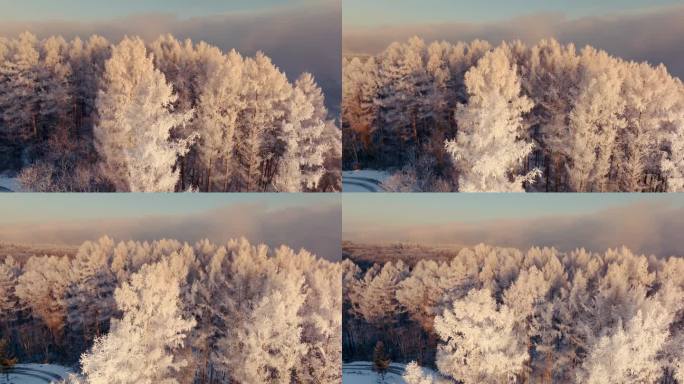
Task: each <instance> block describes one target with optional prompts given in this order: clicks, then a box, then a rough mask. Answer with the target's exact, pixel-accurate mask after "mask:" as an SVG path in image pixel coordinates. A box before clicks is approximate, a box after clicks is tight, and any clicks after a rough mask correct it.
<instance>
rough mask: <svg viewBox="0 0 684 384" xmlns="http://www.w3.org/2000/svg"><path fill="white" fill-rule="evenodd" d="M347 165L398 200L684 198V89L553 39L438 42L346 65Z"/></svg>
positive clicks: (662, 72) (413, 43)
mask: <svg viewBox="0 0 684 384" xmlns="http://www.w3.org/2000/svg"><path fill="white" fill-rule="evenodd" d="M342 129H343V142H344V155H343V165H344V168H345V169H356V168H382V169H390V170H394V171H395V175H394V177H393V178H391V179H390V180H389V181H387V182H386V184H387V189H390V190H396V191H455V190H458V191H577V192H585V191H681V190H684V176H683V175H684V160H682V159H683V158H684V157H683V156H684V151H682V145H683V143H684V85H682V82H681V80H680V79H679V78H677V77H673V76H671V75H670V74H669V73H668V71H667V68H665V66H664V65H662V64H661V65H657V66H653V65H651V64H649V63H645V62H644V63H637V62H631V61H627V60H623V59H620V58H618V57H614V56H611V55H609V54H608V53H606V52H605V51H602V50H599V49H596V48H593V47H591V46H587V47H584V48H582V49H580V50H578V49H577V48H576V47H575V46H574V45H573V44H561V43H559V42H557V41H555V40H553V39H546V40H541V41H540V42H539V43H537V44H535V45H533V46H527V45H525V44H523V43H522V42H520V41H513V42H502V43H501V44H500V45H498V46H492V45H491V44H489V43H488V42H486V41H482V40H475V41H472V42H471V43H463V42H458V43H455V44H453V43H450V42H446V41H435V42H431V43H429V44H428V43H426V42H425V41H423V40H422V39H420V38H418V37H414V38H411V39H409V40H408V42H405V43H400V42H395V43H392V44H391V45H389V46H388V47H387V48H386V49H385V50H384V51H383V52H381V53H379V54H377V55H374V56H366V57H347V58H345V59H344V61H343V103H342Z"/></svg>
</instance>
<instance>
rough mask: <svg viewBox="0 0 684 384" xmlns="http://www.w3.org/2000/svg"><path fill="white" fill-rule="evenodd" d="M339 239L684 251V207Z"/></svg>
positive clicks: (640, 206) (379, 231)
mask: <svg viewBox="0 0 684 384" xmlns="http://www.w3.org/2000/svg"><path fill="white" fill-rule="evenodd" d="M343 230H344V234H343V238H344V240H351V241H356V242H361V243H383V242H415V243H421V244H454V245H459V246H473V245H476V244H478V243H486V244H491V245H498V246H508V247H516V248H521V249H526V248H529V247H531V246H553V247H556V248H558V249H560V250H564V251H568V250H572V249H575V248H581V247H583V248H586V249H589V250H592V251H604V250H606V249H608V248H615V247H620V246H622V245H625V246H627V247H629V248H630V249H632V250H633V251H635V252H639V253H644V254H654V255H657V256H661V257H667V256H671V255H684V236H681V234H682V233H683V232H684V207H679V206H677V207H674V206H672V205H671V203H665V202H639V203H632V204H627V205H623V206H619V207H613V208H608V209H604V210H601V211H598V212H595V213H591V214H582V215H580V214H576V215H555V216H543V217H536V218H526V219H520V220H514V219H507V220H485V221H482V222H477V223H462V222H453V223H449V224H439V225H420V226H415V225H410V224H404V225H396V226H389V225H388V226H385V227H383V226H382V225H377V224H376V225H375V226H373V227H371V226H368V227H364V229H362V230H353V229H349V228H343Z"/></svg>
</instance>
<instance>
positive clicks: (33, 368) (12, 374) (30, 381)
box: [0, 364, 73, 384]
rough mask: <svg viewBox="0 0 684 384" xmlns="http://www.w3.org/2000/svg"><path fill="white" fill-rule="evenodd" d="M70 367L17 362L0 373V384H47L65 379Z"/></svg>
mask: <svg viewBox="0 0 684 384" xmlns="http://www.w3.org/2000/svg"><path fill="white" fill-rule="evenodd" d="M70 373H73V371H71V369H69V368H67V367H63V366H61V365H54V364H17V365H15V366H14V367H12V369H11V370H9V371H8V372H3V373H2V374H0V384H10V383H11V384H49V383H58V382H60V381H62V380H63V379H66V378H67V376H69V374H70Z"/></svg>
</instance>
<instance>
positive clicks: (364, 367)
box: [342, 361, 406, 384]
mask: <svg viewBox="0 0 684 384" xmlns="http://www.w3.org/2000/svg"><path fill="white" fill-rule="evenodd" d="M405 368H406V366H405V365H403V364H396V363H392V364H391V365H390V369H389V372H387V374H385V384H405V383H406V382H405V381H404V379H402V378H401V375H402V374H403V373H404V369H405ZM379 377H380V376H379V375H378V374H377V373H375V372H373V363H371V362H370V361H354V362H351V363H346V364H342V384H377V383H378V379H379Z"/></svg>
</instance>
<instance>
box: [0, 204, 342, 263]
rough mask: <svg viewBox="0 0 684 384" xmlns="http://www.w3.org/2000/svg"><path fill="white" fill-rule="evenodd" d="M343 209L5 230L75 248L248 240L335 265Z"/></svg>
mask: <svg viewBox="0 0 684 384" xmlns="http://www.w3.org/2000/svg"><path fill="white" fill-rule="evenodd" d="M341 222H342V219H341V209H340V207H339V204H318V205H316V206H306V207H296V208H284V209H279V210H272V209H269V208H268V206H267V205H266V204H255V203H249V204H248V203H242V204H233V205H230V206H226V207H224V208H221V209H214V210H211V211H207V212H202V213H192V214H182V215H159V216H145V217H138V218H126V219H100V220H86V219H83V220H71V221H52V222H43V223H35V222H30V223H29V222H26V223H13V224H5V225H0V241H5V242H11V243H35V244H54V245H75V244H80V243H82V242H83V241H86V240H93V239H97V238H99V237H101V236H103V235H108V236H111V237H113V238H115V239H118V240H129V239H131V240H139V241H149V240H156V239H161V238H172V239H177V240H180V241H187V242H191V243H192V242H196V241H198V240H201V239H205V238H206V239H209V240H211V241H214V242H225V241H227V240H228V239H231V238H236V237H240V236H244V237H246V238H247V239H249V240H250V241H251V242H252V243H257V242H258V243H265V244H268V245H269V246H272V247H276V246H279V245H282V244H285V245H288V246H289V247H291V248H293V249H300V248H305V249H307V250H309V251H311V252H313V253H315V254H317V255H319V256H321V257H324V258H326V259H329V260H338V259H339V258H340V257H341V249H340V247H341V245H340V244H341V239H340V233H341Z"/></svg>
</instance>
